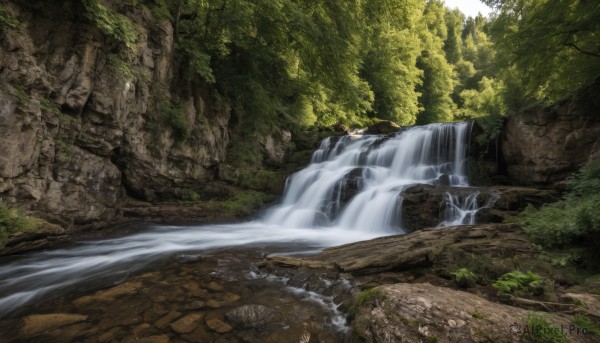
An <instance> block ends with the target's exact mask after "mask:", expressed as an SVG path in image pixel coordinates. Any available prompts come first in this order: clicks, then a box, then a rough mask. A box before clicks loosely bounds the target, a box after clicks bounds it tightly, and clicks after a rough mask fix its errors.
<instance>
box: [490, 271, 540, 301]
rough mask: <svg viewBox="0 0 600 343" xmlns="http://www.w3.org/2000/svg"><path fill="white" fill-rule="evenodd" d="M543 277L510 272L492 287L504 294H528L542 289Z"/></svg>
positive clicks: (529, 273) (530, 273)
mask: <svg viewBox="0 0 600 343" xmlns="http://www.w3.org/2000/svg"><path fill="white" fill-rule="evenodd" d="M541 281H542V277H541V276H539V275H537V274H535V273H532V272H527V273H526V274H525V273H523V272H520V271H514V272H509V273H506V274H504V275H502V276H501V277H500V278H498V280H496V281H495V282H494V283H493V284H492V287H494V288H496V289H497V290H499V291H500V292H502V293H514V294H517V295H519V294H526V293H531V292H536V291H539V290H540V289H541V287H542V284H541Z"/></svg>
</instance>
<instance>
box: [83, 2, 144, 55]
mask: <svg viewBox="0 0 600 343" xmlns="http://www.w3.org/2000/svg"><path fill="white" fill-rule="evenodd" d="M82 3H83V7H84V8H85V16H86V17H87V18H88V19H89V20H91V21H93V22H94V23H95V24H96V26H97V27H98V28H99V29H100V31H102V33H103V34H104V35H105V36H106V37H108V38H109V39H111V40H113V41H115V42H118V43H121V44H123V45H124V46H125V47H126V48H127V49H128V50H129V51H135V49H136V41H137V34H136V32H135V29H134V26H133V23H132V22H131V21H130V20H129V19H128V18H127V17H125V16H124V15H122V14H119V13H117V12H114V11H112V10H110V9H108V8H106V6H104V5H103V4H101V3H100V2H99V1H98V0H82Z"/></svg>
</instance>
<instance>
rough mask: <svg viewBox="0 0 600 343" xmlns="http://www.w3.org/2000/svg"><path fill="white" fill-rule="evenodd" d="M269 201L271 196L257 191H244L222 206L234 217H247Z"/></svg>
mask: <svg viewBox="0 0 600 343" xmlns="http://www.w3.org/2000/svg"><path fill="white" fill-rule="evenodd" d="M271 200H273V197H272V196H271V195H268V194H265V193H262V192H257V191H244V192H240V193H238V194H236V195H235V196H234V197H233V198H231V199H229V200H227V201H225V203H224V205H225V209H226V210H227V211H229V213H231V214H232V215H234V216H249V215H252V214H253V213H255V211H256V210H257V209H259V208H261V207H264V206H265V205H266V204H267V203H268V202H269V201H271Z"/></svg>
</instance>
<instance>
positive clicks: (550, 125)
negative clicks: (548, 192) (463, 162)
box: [502, 81, 600, 185]
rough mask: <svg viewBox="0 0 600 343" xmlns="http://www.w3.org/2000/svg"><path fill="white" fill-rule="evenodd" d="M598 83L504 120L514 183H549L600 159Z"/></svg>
mask: <svg viewBox="0 0 600 343" xmlns="http://www.w3.org/2000/svg"><path fill="white" fill-rule="evenodd" d="M599 92H600V81H597V82H596V83H595V84H593V85H591V86H589V87H587V88H585V89H584V90H583V91H582V92H580V94H578V95H577V96H575V97H572V98H569V99H566V100H564V101H561V102H559V103H558V104H555V105H553V106H549V107H536V108H532V109H529V110H526V111H524V112H523V113H521V114H520V115H519V116H516V117H512V118H510V119H509V120H507V121H506V125H505V128H504V132H503V135H502V151H503V157H504V160H505V163H506V172H507V175H508V177H509V178H510V179H511V180H513V182H516V183H519V184H526V185H536V184H537V185H549V184H554V183H556V182H559V181H562V180H564V179H565V178H566V177H568V176H569V175H571V174H572V173H574V172H576V171H577V170H579V168H581V166H582V165H584V164H585V163H586V162H589V161H592V160H596V159H598V158H600V120H599V119H598V118H599V117H600V116H599V114H600V102H599V100H598V94H599Z"/></svg>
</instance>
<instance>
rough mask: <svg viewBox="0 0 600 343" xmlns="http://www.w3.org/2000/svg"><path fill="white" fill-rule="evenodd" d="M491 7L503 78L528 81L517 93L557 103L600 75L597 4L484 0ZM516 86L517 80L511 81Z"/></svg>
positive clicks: (577, 0) (563, 0)
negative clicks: (493, 10) (492, 8)
mask: <svg viewBox="0 0 600 343" xmlns="http://www.w3.org/2000/svg"><path fill="white" fill-rule="evenodd" d="M484 2H485V3H487V4H488V5H490V6H492V7H494V8H495V11H496V12H495V18H494V20H493V23H492V36H493V39H494V41H495V44H496V47H497V50H498V51H499V63H500V65H501V67H502V69H503V70H505V71H506V72H507V73H506V75H504V77H505V78H510V77H515V76H516V77H519V78H523V79H526V82H522V83H523V85H522V86H523V88H522V89H521V90H520V93H521V94H522V95H523V96H522V99H521V101H514V103H515V104H516V103H521V104H522V103H524V102H527V101H531V100H545V101H556V100H557V99H559V98H562V97H565V96H567V95H568V94H571V93H573V92H575V91H576V90H578V89H579V88H581V87H582V86H583V85H585V84H587V83H589V82H591V81H592V80H594V79H595V78H597V77H598V76H599V75H600V44H599V43H598V42H599V41H598V35H599V34H600V2H598V1H590V0H552V1H551V0H485V1H484ZM510 83H513V84H518V83H519V82H514V81H511V82H510Z"/></svg>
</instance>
